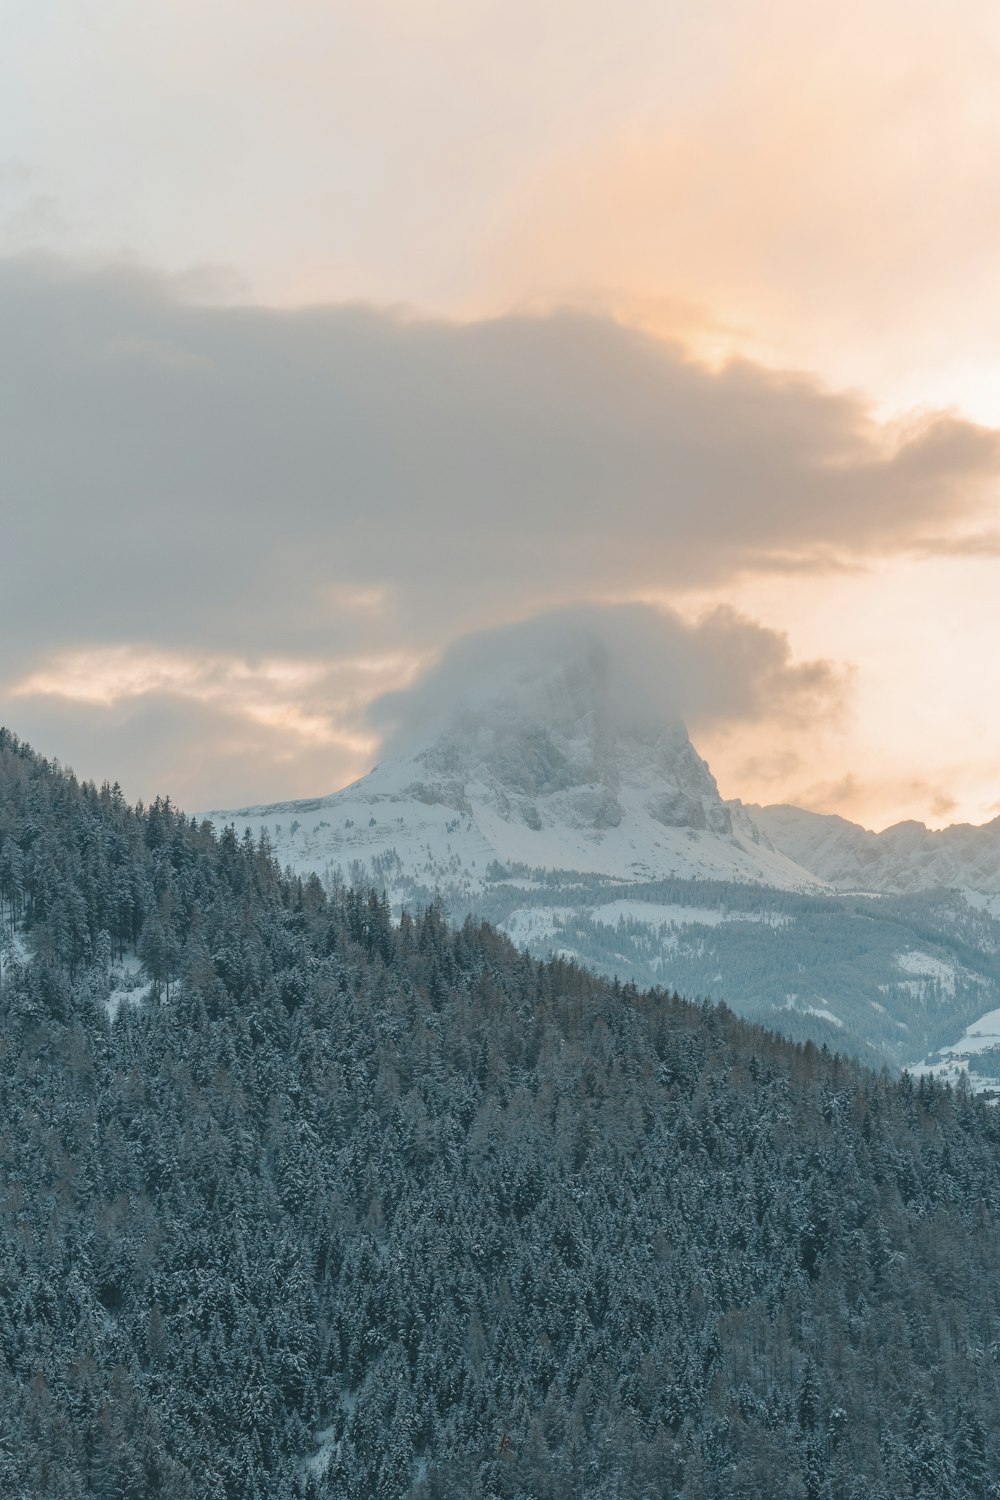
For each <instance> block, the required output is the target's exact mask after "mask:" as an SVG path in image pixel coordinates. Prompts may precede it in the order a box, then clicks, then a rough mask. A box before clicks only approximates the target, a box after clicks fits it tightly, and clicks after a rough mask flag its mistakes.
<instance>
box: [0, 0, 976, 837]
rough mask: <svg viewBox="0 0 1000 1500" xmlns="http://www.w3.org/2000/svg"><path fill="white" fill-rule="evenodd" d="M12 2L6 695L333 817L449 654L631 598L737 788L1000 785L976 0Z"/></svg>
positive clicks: (125, 744) (210, 788)
mask: <svg viewBox="0 0 1000 1500" xmlns="http://www.w3.org/2000/svg"><path fill="white" fill-rule="evenodd" d="M0 23H2V25H3V30H4V36H5V47H4V48H3V50H2V53H0V453H2V454H3V471H2V472H3V488H2V490H0V494H2V497H3V499H2V512H0V523H2V525H3V540H2V541H0V721H2V722H5V723H6V724H8V725H9V726H10V727H11V728H13V729H14V730H15V731H16V732H17V733H19V734H21V735H22V736H23V737H25V738H27V739H29V740H30V741H31V742H32V743H34V744H35V745H36V746H37V748H39V749H41V750H42V751H43V752H44V753H46V754H48V755H50V756H54V757H57V758H59V759H60V760H61V761H63V762H64V763H67V764H70V765H72V766H73V767H74V768H75V769H76V770H77V771H78V773H79V774H81V775H85V776H92V777H95V778H97V779H99V780H100V779H103V778H104V777H108V778H111V779H115V778H117V779H119V780H120V781H121V783H122V785H123V786H124V788H125V790H126V792H127V793H129V794H130V795H131V796H142V797H144V798H149V797H151V796H153V795H155V794H156V793H158V792H164V793H165V792H169V793H170V794H171V795H172V796H173V798H174V799H175V800H176V801H178V802H179V803H180V804H181V805H183V806H186V807H188V808H191V809H196V808H200V807H207V806H220V805H221V806H225V805H234V806H235V805H239V804H241V803H246V802H250V801H263V800H270V799H277V798H283V797H291V796H306V795H314V794H317V793H323V792H327V791H332V790H334V789H335V788H336V787H338V786H340V785H343V784H345V783H346V782H348V781H350V780H352V779H353V778H354V777H356V776H358V775H360V774H363V772H364V771H365V770H367V769H368V767H369V766H370V765H371V764H372V763H373V761H374V760H376V759H377V758H378V755H379V753H380V741H381V737H382V730H381V728H380V725H381V723H382V717H381V716H380V712H379V704H380V702H381V701H382V700H383V699H385V697H386V695H391V694H393V693H394V692H397V691H398V690H399V689H400V688H403V687H407V686H409V685H412V684H414V683H415V682H419V680H420V679H421V677H422V675H423V674H426V673H428V672H429V671H431V670H432V669H433V666H434V664H435V662H436V661H438V660H439V659H440V657H441V655H442V653H444V652H445V651H446V650H447V649H448V648H451V647H454V645H455V643H457V642H460V641H461V640H462V639H463V637H465V636H468V635H469V634H470V633H472V632H477V631H481V630H483V629H489V628H493V627H499V626H505V625H508V624H510V623H513V622H518V621H522V620H526V619H529V618H531V617H532V616H535V615H543V614H545V613H548V612H553V611H561V610H565V609H566V608H568V607H571V606H578V605H581V604H599V605H603V606H621V607H628V608H633V607H634V606H635V605H636V604H640V603H641V604H643V605H644V606H646V607H647V609H650V610H653V611H657V612H658V613H659V615H660V616H662V620H661V623H662V624H663V625H664V628H665V629H666V630H667V631H668V633H669V636H670V640H671V642H673V645H671V647H670V651H671V652H678V653H680V654H681V655H684V653H686V658H685V659H686V660H687V662H688V667H687V669H685V670H684V671H683V672H681V671H679V669H678V668H677V667H676V662H674V665H673V666H672V667H671V670H672V671H674V672H675V675H676V677H677V681H678V682H683V683H684V684H685V685H686V686H685V688H684V691H683V693H682V694H681V701H680V703H679V707H680V709H681V710H682V711H683V712H684V714H685V716H686V718H687V720H688V723H689V727H690V729H691V732H692V736H693V738H694V739H695V743H696V744H697V746H698V748H699V750H700V751H701V752H702V754H704V755H705V756H706V758H707V759H708V760H709V763H710V764H711V766H712V768H713V770H714V771H715V773H716V776H717V777H718V779H719V782H720V786H721V789H722V791H723V793H724V794H725V795H729V796H737V795H738V796H742V797H743V798H744V799H745V800H747V801H779V800H781V801H794V802H799V803H800V804H802V805H805V806H809V807H814V808H816V809H818V810H821V811H833V812H839V813H842V814H843V815H845V816H848V817H851V818H855V819H857V820H858V821H861V822H863V823H865V824H866V825H867V826H870V827H883V826H886V825H887V824H888V823H891V822H894V821H897V820H899V819H902V818H908V817H913V818H918V819H921V820H923V821H926V822H927V823H928V824H930V825H932V826H941V825H943V824H945V823H948V822H952V821H957V820H969V821H973V822H981V821H984V820H986V819H989V818H992V817H994V816H996V815H997V814H998V812H1000V778H998V776H997V772H996V768H997V767H998V765H1000V694H998V693H997V692H996V691H995V679H996V672H995V668H994V663H995V662H996V661H997V660H998V659H1000V609H998V607H997V605H996V603H995V600H996V598H997V594H998V583H1000V516H998V483H1000V432H998V429H1000V281H998V279H997V277H996V275H995V266H996V263H997V252H998V250H1000V170H998V167H1000V161H998V155H1000V90H998V89H997V88H996V86H995V84H996V78H997V76H998V64H1000V12H998V10H997V8H996V6H995V5H993V4H991V3H987V0H952V3H949V4H948V5H947V6H946V5H944V4H943V3H930V0H907V3H905V4H904V3H901V0H866V3H865V4H863V5H862V4H860V3H858V0H840V3H838V4H833V3H826V0H807V3H804V4H803V3H802V0H796V3H794V4H793V3H782V0H767V3H766V4H765V3H762V0H709V3H706V4H701V5H693V4H691V3H686V4H680V3H676V0H656V3H647V0H623V3H622V4H620V5H618V6H615V7H611V6H608V5H607V4H605V3H603V0H602V3H597V0H532V3H530V4H528V3H522V0H504V3H503V4H499V3H487V0H366V3H365V4H364V5H361V4H347V3H337V0H285V3H284V4H283V5H281V6H275V5H273V4H270V3H264V0H238V3H237V0H197V3H195V0H151V3H149V4H146V5H143V6H136V5H134V3H131V0H31V3H30V4H29V3H25V0H0ZM623 618H624V616H623ZM629 618H632V616H629ZM643 639H644V640H651V639H653V637H652V636H648V635H643ZM648 649H649V652H650V663H651V670H652V671H654V672H655V671H656V670H658V666H657V662H658V658H657V654H656V650H655V649H654V648H652V647H649V648H648ZM678 659H679V658H678ZM672 660H673V658H672ZM664 670H666V668H665V667H664ZM699 674H701V680H702V682H703V690H701V691H696V690H695V687H694V686H693V684H695V682H696V680H697V679H698V676H699ZM705 683H708V684H709V686H710V687H711V691H708V689H707V688H706V687H705V686H704V684H705ZM679 691H680V690H679Z"/></svg>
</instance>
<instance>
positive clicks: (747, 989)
mask: <svg viewBox="0 0 1000 1500" xmlns="http://www.w3.org/2000/svg"><path fill="white" fill-rule="evenodd" d="M204 816H206V817H207V818H209V819H210V820H211V821H212V822H214V823H215V824H217V825H219V826H221V825H224V824H230V823H233V824H235V825H236V826H237V828H238V829H240V830H242V829H244V828H246V827H249V828H250V829H251V831H252V833H253V835H254V836H255V837H260V836H261V835H266V837H267V839H268V840H269V842H270V844H271V845H272V847H273V849H274V851H275V853H276V854H277V856H278V858H279V860H280V861H281V863H282V864H283V865H290V866H292V868H293V869H295V870H297V871H299V872H303V873H304V872H307V871H315V872H317V873H318V874H319V875H320V876H322V877H324V878H326V879H327V880H333V879H337V878H340V879H343V880H345V881H348V882H352V883H358V882H366V881H367V882H373V883H374V884H376V885H377V886H379V887H384V888H385V889H386V890H387V892H388V894H389V896H390V899H391V900H392V901H393V903H394V904H395V905H396V907H397V908H399V907H401V906H403V905H410V906H415V905H420V904H426V902H428V901H430V900H431V899H433V898H434V897H435V896H438V897H440V898H441V899H443V900H444V902H445V904H446V905H447V907H448V909H449V910H450V912H451V914H452V915H453V916H455V917H458V918H461V917H463V916H465V915H476V916H485V917H487V918H489V919H490V920H491V921H493V922H495V923H497V925H499V926H501V927H503V928H505V929H506V930H507V931H508V932H509V933H510V934H511V936H512V937H513V938H514V939H515V941H517V942H518V943H520V944H522V945H523V946H525V947H527V948H528V949H529V950H530V951H532V952H534V953H536V954H540V955H541V954H545V953H547V952H551V951H558V952H560V953H563V954H567V955H570V956H573V957H576V958H578V959H580V960H581V961H582V962H585V963H587V964H588V965H590V966H591V967H593V968H595V969H597V970H599V971H602V972H604V973H609V974H617V975H618V976H619V977H620V978H622V979H633V980H635V981H636V982H637V983H639V984H643V985H648V984H665V985H669V986H672V987H676V988H677V989H678V990H679V991H680V992H682V993H685V994H687V995H692V996H693V995H703V996H712V997H714V998H722V999H728V1000H730V1001H731V1003H733V1004H734V1005H738V1007H739V1008H740V1009H741V1010H742V1011H743V1012H744V1013H746V1014H750V1015H753V1016H754V1017H755V1018H757V1019H761V1020H764V1021H765V1022H766V1023H767V1024H769V1025H772V1026H774V1027H776V1028H778V1029H781V1030H782V1031H784V1032H785V1033H786V1034H789V1035H791V1036H793V1037H798V1038H801V1039H805V1038H811V1039H813V1040H816V1041H820V1042H826V1043H827V1044H828V1045H830V1046H831V1047H832V1048H838V1049H842V1050H848V1051H853V1052H855V1053H857V1054H858V1055H860V1056H862V1057H865V1058H867V1059H868V1060H872V1059H873V1058H874V1059H875V1060H882V1061H887V1062H890V1063H894V1064H897V1065H898V1064H911V1065H912V1064H917V1063H924V1062H926V1065H927V1066H935V1067H937V1068H938V1069H939V1070H940V1071H943V1072H945V1073H946V1074H949V1075H950V1074H953V1073H957V1072H958V1071H961V1070H964V1069H965V1068H966V1067H967V1065H968V1059H969V1056H971V1055H973V1054H974V1053H976V1052H982V1051H983V1050H984V1049H983V1046H982V1045H981V1039H980V1042H975V1043H972V1044H971V1051H968V1050H967V1051H965V1052H962V1051H961V1049H959V1051H958V1052H942V1051H941V1049H942V1048H949V1047H951V1048H954V1047H957V1046H958V1045H959V1043H960V1042H961V1040H962V1038H963V1036H964V1034H965V1032H966V1028H970V1027H971V1028H973V1030H975V1028H976V1026H977V1023H978V1022H979V1021H980V1020H981V1019H982V1018H983V1017H984V1016H988V1015H989V1014H990V1013H991V1012H992V1011H993V1010H995V1009H997V1008H1000V922H998V921H997V920H996V912H1000V820H997V822H995V823H992V824H988V825H986V827H984V828H969V827H960V828H953V829H946V830H944V831H943V832H941V833H934V832H929V831H928V830H927V829H926V828H924V827H923V826H922V825H920V824H910V823H907V824H901V825H899V826H898V827H896V828H892V829H888V830H886V832H885V833H882V834H874V833H869V832H867V831H866V830H864V829H863V828H860V827H858V826H857V825H855V824H852V823H849V822H847V821H846V820H845V819H843V818H838V817H830V816H823V815H820V814H816V813H809V812H805V811H803V810H802V809H799V808H794V807H784V806H779V807H745V806H744V805H743V804H741V803H739V802H726V801H724V800H723V799H722V798H721V797H720V795H719V790H718V787H717V785H716V782H715V779H714V777H713V776H712V774H711V771H710V770H709V768H708V766H707V765H706V763H705V761H704V760H702V758H701V757H700V756H699V755H698V754H697V752H696V750H695V749H694V747H693V746H692V744H691V741H690V739H689V737H688V734H687V731H686V729H685V728H684V726H683V724H682V723H681V722H680V720H679V719H678V718H676V717H675V716H672V715H670V714H669V713H666V712H664V711H662V710H658V709H656V708H655V707H654V706H653V705H650V704H648V703H645V702H641V701H636V700H635V699H634V698H633V700H632V701H631V702H628V701H627V700H626V698H623V695H622V694H621V693H619V692H618V691H617V684H616V680H615V671H614V663H613V662H611V661H610V660H609V659H608V657H607V655H606V654H605V653H604V652H603V651H602V650H601V647H600V643H599V642H595V641H594V639H592V638H591V637H590V636H588V635H587V633H586V632H581V633H580V635H579V636H578V637H576V638H574V639H571V640H570V641H569V642H568V643H563V645H562V648H561V649H560V651H559V652H558V653H557V654H555V655H553V654H552V653H551V652H550V653H541V654H540V655H539V656H538V657H537V658H534V659H533V658H532V657H530V655H529V656H526V655H523V654H522V655H521V656H520V657H519V658H513V659H512V660H511V661H509V662H506V663H503V664H501V665H500V666H499V667H498V668H497V669H495V670H493V671H492V672H491V673H490V674H489V676H488V677H483V678H481V679H480V680H478V681H476V682H474V683H473V684H472V685H471V686H469V685H467V686H466V688H465V689H464V691H462V692H461V693H460V694H459V696H458V697H456V699H455V700H454V701H450V702H448V703H446V704H445V705H444V706H443V707H442V708H441V710H440V711H439V712H438V713H437V714H436V715H434V716H433V717H432V718H431V719H430V720H429V721H428V722H426V723H424V724H423V725H422V726H421V729H420V731H419V733H417V734H416V735H411V737H410V739H409V741H408V742H406V743H403V744H401V745H399V746H397V747H395V748H394V749H393V750H392V751H391V753H390V754H389V755H388V756H387V758H386V759H385V760H384V761H383V762H382V763H381V764H380V765H378V766H376V767H375V768H374V770H372V771H371V772H370V773H369V774H368V775H367V776H365V777H362V778H361V780H359V781H357V782H355V783H354V784H353V785H352V786H349V787H346V788H345V789H344V790H342V791H339V792H335V793H333V794H332V795H330V796H326V797H321V798H317V799H313V800H306V801H296V802H281V803H273V804H269V805H260V806H252V807H243V808H239V809H236V810H211V811H208V812H207V813H205V814H204ZM987 1032H989V1028H987ZM928 1059H929V1061H927V1060H928ZM977 1081H978V1082H979V1083H980V1084H983V1085H984V1086H990V1087H992V1077H991V1075H989V1074H988V1072H982V1073H980V1074H979V1075H977Z"/></svg>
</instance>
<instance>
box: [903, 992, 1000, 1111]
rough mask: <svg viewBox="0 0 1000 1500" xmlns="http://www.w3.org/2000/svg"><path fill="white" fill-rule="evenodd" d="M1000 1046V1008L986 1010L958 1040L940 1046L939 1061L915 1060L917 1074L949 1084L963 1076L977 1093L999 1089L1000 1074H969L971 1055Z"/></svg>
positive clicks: (914, 1070)
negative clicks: (945, 1045) (923, 1074)
mask: <svg viewBox="0 0 1000 1500" xmlns="http://www.w3.org/2000/svg"><path fill="white" fill-rule="evenodd" d="M994 1047H1000V1010H990V1011H987V1012H986V1014H985V1015H982V1016H980V1017H979V1019H978V1021H973V1022H972V1024H971V1025H970V1026H968V1027H966V1029H965V1031H964V1032H963V1034H962V1035H961V1036H960V1037H959V1039H958V1041H957V1042H952V1044H951V1045H950V1046H948V1047H941V1048H939V1050H938V1052H937V1053H936V1054H935V1055H936V1056H937V1057H938V1058H939V1059H940V1061H939V1062H935V1063H931V1062H929V1061H924V1062H919V1063H915V1064H914V1066H913V1068H912V1070H911V1071H913V1072H914V1073H926V1074H929V1075H930V1076H932V1077H935V1078H940V1079H941V1080H942V1081H944V1082H947V1083H957V1082H958V1080H959V1079H960V1078H961V1077H962V1076H963V1075H964V1077H965V1079H966V1081H967V1083H968V1085H969V1087H970V1088H971V1089H972V1090H973V1091H974V1092H977V1093H991V1094H992V1093H996V1092H997V1091H1000V1076H993V1075H991V1074H988V1073H979V1072H975V1073H970V1071H969V1058H970V1057H975V1056H977V1055H978V1054H979V1053H983V1052H988V1051H990V1050H991V1049H992V1048H994Z"/></svg>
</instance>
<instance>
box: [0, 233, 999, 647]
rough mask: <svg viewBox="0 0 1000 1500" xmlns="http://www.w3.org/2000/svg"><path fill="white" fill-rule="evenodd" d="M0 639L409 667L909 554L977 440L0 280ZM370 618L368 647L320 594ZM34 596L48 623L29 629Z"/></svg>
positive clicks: (975, 484)
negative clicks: (645, 598)
mask: <svg viewBox="0 0 1000 1500" xmlns="http://www.w3.org/2000/svg"><path fill="white" fill-rule="evenodd" d="M0 390H2V400H0V451H2V453H3V485H4V493H5V497H6V499H5V506H4V511H5V517H4V520H5V532H6V534H5V538H4V545H3V547H2V551H0V610H2V612H3V617H4V618H3V626H4V631H3V638H4V639H5V640H6V641H7V642H8V645H7V646H6V647H5V653H6V654H8V655H9V653H10V650H11V646H10V644H9V643H10V641H11V627H12V626H14V627H16V628H17V638H18V641H19V645H18V654H19V655H21V654H22V653H27V654H29V655H30V654H31V653H34V652H38V651H40V650H41V649H43V648H45V647H48V646H51V645H64V644H65V643H66V642H67V641H68V640H70V639H73V640H76V641H80V640H87V641H98V642H108V641H123V640H125V641H135V640H149V641H154V642H156V643H160V644H167V643H170V644H179V645H184V646H187V647H195V648H198V649H201V648H218V649H235V650H238V651H241V652H253V651H260V650H275V649H282V650H296V651H305V652H317V651H322V650H328V649H331V648H333V647H335V648H336V649H338V650H345V649H347V650H349V649H352V648H353V647H354V646H355V645H361V644H365V643H370V642H371V641H373V640H374V639H375V638H376V637H377V636H378V633H379V628H380V627H379V624H378V620H379V619H381V620H382V626H381V628H382V629H383V631H384V632H385V635H386V638H387V639H388V638H389V636H391V637H392V638H393V639H396V638H398V632H399V631H400V630H405V631H407V632H408V633H409V635H410V637H411V638H417V637H418V638H419V640H420V643H421V644H422V645H425V646H434V645H436V644H438V643H439V642H440V641H441V640H442V639H445V638H447V637H449V636H452V635H454V634H455V633H457V632H458V631H459V630H461V629H463V628H465V627H467V626H469V625H475V624H484V623H489V622H491V621H493V620H496V619H498V618H502V617H504V616H507V617H509V616H510V615H511V614H512V613H517V612H520V611H524V610H526V609H530V608H533V607H543V606H545V605H549V604H553V603H557V602H563V601H567V600H569V599H571V598H579V597H585V596H586V595H588V594H593V593H594V592H597V591H600V592H605V593H606V592H610V591H613V590H614V591H622V590H629V589H635V590H639V589H642V588H644V589H647V590H648V589H649V588H658V587H663V588H669V587H670V586H676V585H677V584H680V583H683V584H688V583H692V582H697V581H705V582H711V581H718V580H719V579H720V578H724V577H725V576H726V575H727V574H730V573H732V572H733V571H734V570H738V569H740V568H743V567H746V566H752V565H753V564H754V562H755V561H757V560H760V559H761V558H767V557H769V556H770V557H774V556H775V555H778V556H780V557H782V558H788V557H793V558H798V559H800V560H801V559H802V558H805V559H807V560H808V559H809V558H817V559H824V558H826V559H828V558H829V555H830V553H831V551H832V552H834V553H842V552H851V553H858V552H862V553H863V552H865V551H866V550H868V549H872V548H879V549H883V548H896V547H906V546H912V545H913V544H914V543H915V542H916V541H917V540H918V539H919V537H920V536H921V535H922V534H923V533H924V532H926V531H928V530H933V531H934V532H938V533H939V532H941V531H942V530H945V529H946V528H947V526H948V525H949V523H951V522H953V521H954V520H955V519H956V518H957V517H960V516H962V515H964V514H966V513H967V512H969V511H970V509H971V508H972V507H973V505H974V504H975V502H976V500H977V498H978V496H979V495H980V493H981V490H982V486H983V484H984V482H985V481H987V480H990V479H992V478H993V476H994V474H995V471H996V466H997V457H998V448H997V438H996V435H995V434H993V433H992V432H987V431H985V430H983V429H981V428H977V427H975V426H973V425H971V424H969V423H967V422H963V421H961V420H958V419H957V418H954V417H948V416H941V417H936V418H928V419H927V420H926V421H925V422H923V423H922V424H920V425H919V426H918V427H916V428H915V429H914V430H912V431H911V432H910V433H909V434H908V435H907V437H906V439H905V440H904V441H902V442H901V443H900V444H898V445H897V446H895V447H892V446H891V445H890V444H889V443H888V442H887V441H886V439H885V435H884V434H883V433H881V432H880V430H879V429H878V428H876V427H875V426H874V425H873V424H872V423H871V421H870V420H869V417H868V415H867V413H866V410H865V408H864V406H863V404H862V403H861V402H860V401H858V400H856V399H854V398H851V397H847V396H842V395H833V394H830V393H828V392H826V391H824V390H823V389H822V388H820V387H818V386H817V385H815V384H814V383H812V382H810V381H809V380H807V379H804V378H799V377H790V376H783V375H776V374H773V373H769V372H767V371H764V370H762V369H760V368H758V367H756V366H753V365H751V364H747V363H738V364H734V365H731V366H729V367H728V368H726V369H724V370H723V371H721V373H716V374H713V373H711V372H708V371H706V370H705V369H704V368H702V367H700V366H698V365H696V364H693V363H691V362H689V361H687V360H686V359H685V358H684V356H683V354H682V353H681V351H679V350H678V349H677V348H675V347H672V346H669V345H665V344H661V343H657V342H655V341H653V340H650V339H648V338H646V337H644V336H642V335H640V334H637V333H635V332H632V331H629V330H626V329H623V328H621V327H619V326H616V325H615V324H613V323H611V322H609V321H604V320H601V319H597V318H589V317H584V316H581V315H575V314H562V315H553V316H550V317H542V318H517V317H508V318H500V319H495V320H492V321H488V322H480V323H471V324H466V325H457V324H446V323H438V322H429V321H422V320H418V319H414V318H410V317H407V316H404V315H397V314H393V313H387V312H376V311H372V310H370V309H366V308H352V307H341V308H314V309H308V310H305V311H300V312H273V311H266V310H261V309H254V308H247V307H221V306H205V305H193V304H185V303H183V302H181V301H180V300H178V299H177V297H176V296H175V295H174V290H173V288H172V287H171V285H170V284H168V283H167V282H165V281H160V280H157V279H156V278H154V277H152V276H150V275H145V274H141V273H139V272H136V271H133V270H126V269H119V270H105V271H103V272H100V273H92V274H83V273H81V272H80V271H79V270H77V269H74V268H71V267H67V266H65V265H60V264H58V263H48V262H44V263H43V262H39V261H30V260H29V261H20V262H7V263H3V264H0ZM345 585H349V586H351V587H358V586H361V587H376V586H378V587H382V588H384V589H385V591H386V593H385V599H386V601H387V605H388V608H387V610H385V611H383V612H382V614H381V616H378V617H376V614H375V613H373V612H372V611H370V610H369V611H367V612H366V611H355V610H352V609H351V608H344V607H343V605H342V603H338V598H339V597H340V595H338V586H339V587H340V588H341V590H342V588H343V586H345ZM40 591H42V592H44V598H45V608H44V609H39V608H38V604H39V595H40Z"/></svg>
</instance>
